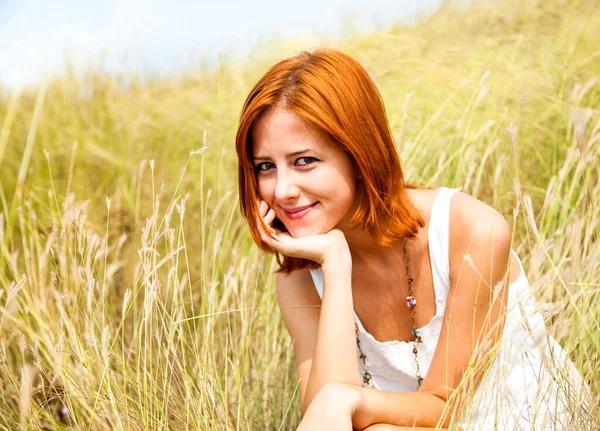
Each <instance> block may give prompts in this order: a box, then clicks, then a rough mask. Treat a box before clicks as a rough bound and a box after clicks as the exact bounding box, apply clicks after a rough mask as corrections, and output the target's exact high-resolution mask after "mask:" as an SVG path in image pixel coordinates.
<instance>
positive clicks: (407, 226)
mask: <svg viewBox="0 0 600 431" xmlns="http://www.w3.org/2000/svg"><path fill="white" fill-rule="evenodd" d="M276 108H282V109H285V110H288V111H291V112H293V113H294V114H296V115H298V116H299V117H301V118H302V119H303V120H305V121H307V122H308V123H310V124H312V125H313V126H315V127H317V128H319V129H320V130H321V131H322V132H323V133H325V134H326V135H327V136H328V137H329V138H330V140H331V141H332V142H333V143H334V144H335V145H337V146H338V148H340V149H341V150H343V151H345V152H346V153H347V154H348V155H349V157H350V159H351V160H352V161H353V163H354V166H355V167H356V169H357V170H356V172H357V176H358V177H361V178H362V181H361V182H359V183H358V184H359V185H360V187H362V190H361V193H360V195H361V196H362V199H361V201H360V202H359V204H358V206H357V209H356V212H355V213H354V214H353V216H352V217H351V219H350V226H351V228H356V227H358V228H362V229H364V230H365V231H367V232H369V233H370V234H371V235H373V237H374V238H375V240H376V241H377V242H378V243H380V244H382V245H387V246H390V245H392V244H393V243H395V242H396V241H398V240H399V239H400V238H402V237H406V238H412V237H414V236H415V235H416V234H417V231H418V229H419V228H420V227H423V226H424V225H425V221H424V219H423V217H422V215H421V214H420V212H419V211H418V210H417V208H416V207H415V206H414V205H413V204H412V202H411V201H410V199H409V197H408V195H407V194H406V188H418V186H415V185H410V184H406V183H405V182H404V177H403V173H402V169H401V167H400V158H399V156H398V153H397V151H396V147H395V145H394V140H393V138H392V133H391V131H390V127H389V123H388V121H387V116H386V112H385V107H384V105H383V100H382V98H381V95H380V94H379V91H378V90H377V87H376V86H375V83H374V82H373V81H372V80H371V78H370V77H369V75H368V73H367V71H366V70H365V69H364V68H363V67H362V66H361V65H360V64H359V63H358V62H357V61H356V60H354V59H353V58H352V57H350V56H348V55H346V54H344V53H342V52H339V51H336V50H333V49H319V50H317V51H314V52H313V53H309V52H302V53H300V54H299V55H298V56H295V57H291V58H288V59H286V60H282V61H280V62H279V63H277V64H276V65H275V66H273V67H272V68H271V69H270V70H269V71H268V72H267V73H266V74H265V75H264V76H263V77H262V78H261V79H260V80H259V81H258V82H257V83H256V85H255V86H254V88H252V90H251V91H250V94H249V95H248V97H247V99H246V102H245V103H244V106H243V108H242V112H241V115H240V121H239V126H238V130H237V135H236V151H237V156H238V161H239V165H238V166H239V170H238V174H239V192H240V206H241V210H242V214H243V216H244V217H245V218H246V221H247V222H248V225H249V228H250V233H251V234H252V237H253V238H254V241H255V242H256V244H257V245H258V246H259V247H260V248H261V249H263V250H265V251H269V252H273V250H272V249H271V248H270V247H268V246H267V245H266V244H265V243H263V241H262V240H261V238H260V235H259V230H258V229H259V226H258V225H257V220H258V206H257V203H256V197H257V196H258V183H257V178H256V172H255V167H254V163H253V156H252V126H253V125H254V124H255V122H256V121H257V120H258V119H259V118H260V117H261V115H263V114H265V113H266V112H267V111H269V110H272V109H276ZM277 261H278V262H279V265H280V268H279V271H282V272H285V273H290V272H292V271H294V270H296V269H301V268H307V267H312V268H314V267H316V264H315V263H314V262H311V261H307V260H304V259H297V258H291V257H287V256H282V255H279V254H278V255H277Z"/></svg>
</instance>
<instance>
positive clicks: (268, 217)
mask: <svg viewBox="0 0 600 431" xmlns="http://www.w3.org/2000/svg"><path fill="white" fill-rule="evenodd" d="M263 220H264V221H265V223H266V224H267V225H270V224H271V223H273V220H275V211H274V210H273V209H272V208H271V209H270V210H269V211H268V212H267V214H266V215H265V216H264V217H263Z"/></svg>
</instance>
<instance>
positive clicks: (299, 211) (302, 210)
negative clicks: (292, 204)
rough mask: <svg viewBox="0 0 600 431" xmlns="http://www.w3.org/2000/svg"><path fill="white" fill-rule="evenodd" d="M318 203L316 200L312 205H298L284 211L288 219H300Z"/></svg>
mask: <svg viewBox="0 0 600 431" xmlns="http://www.w3.org/2000/svg"><path fill="white" fill-rule="evenodd" d="M316 204H317V202H315V203H314V204H312V205H306V206H303V207H296V208H290V209H284V210H283V211H284V212H285V215H286V217H287V218H288V219H290V220H300V219H301V218H302V217H304V216H305V215H306V214H308V213H309V212H310V210H311V209H312V208H314V206H315V205H316Z"/></svg>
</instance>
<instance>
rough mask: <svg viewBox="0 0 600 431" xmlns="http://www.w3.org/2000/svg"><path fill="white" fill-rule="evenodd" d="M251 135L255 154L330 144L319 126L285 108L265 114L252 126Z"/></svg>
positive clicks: (314, 148) (320, 146)
mask: <svg viewBox="0 0 600 431" xmlns="http://www.w3.org/2000/svg"><path fill="white" fill-rule="evenodd" d="M251 135H252V152H253V154H254V155H255V156H257V155H259V154H260V153H262V152H276V151H280V150H281V151H286V152H287V151H290V150H294V149H298V148H299V147H302V148H303V149H313V150H317V149H323V148H324V147H325V146H327V145H329V143H328V138H327V136H326V135H325V134H324V133H323V132H321V131H320V130H319V129H318V128H317V127H315V126H313V125H312V124H310V123H308V122H307V121H305V120H304V119H302V118H301V117H300V116H299V115H297V114H295V113H293V112H291V111H288V110H285V109H275V110H273V111H269V112H267V113H265V114H263V115H262V116H261V117H260V118H259V119H258V120H257V121H256V123H255V124H254V126H253V127H252V130H251Z"/></svg>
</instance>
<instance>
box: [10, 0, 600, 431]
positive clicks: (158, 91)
mask: <svg viewBox="0 0 600 431" xmlns="http://www.w3.org/2000/svg"><path fill="white" fill-rule="evenodd" d="M337 46H338V47H339V48H341V49H343V50H345V51H346V52H348V53H349V54H351V55H353V56H355V57H356V58H357V59H358V60H359V61H360V62H361V63H362V64H364V65H365V67H366V68H367V69H368V70H369V72H370V73H371V75H372V76H373V78H374V79H375V81H376V83H377V85H378V86H379V88H380V90H381V92H382V95H383V97H384V99H385V102H386V107H387V110H388V117H389V120H390V123H391V126H392V130H393V133H394V136H395V138H396V142H397V144H398V147H399V150H400V152H401V156H402V159H403V162H404V167H405V169H406V171H407V172H408V175H409V177H410V179H411V180H412V181H415V182H417V183H421V184H424V185H428V186H437V185H444V186H451V187H460V188H462V190H463V191H466V192H467V193H470V194H472V195H474V196H476V197H478V198H480V199H482V200H484V201H485V202H488V203H489V204H490V205H492V206H494V207H495V208H498V209H499V210H500V211H501V212H503V214H504V215H505V216H506V218H507V219H508V220H513V219H514V220H515V222H514V223H512V225H513V226H512V227H513V233H514V247H513V248H514V249H515V250H516V251H517V253H518V254H519V255H520V257H521V259H522V260H523V263H524V266H525V268H526V271H527V275H528V277H529V280H530V282H531V284H532V289H533V290H534V293H535V295H536V297H537V299H538V300H539V304H540V309H541V311H542V313H543V315H544V317H545V320H546V323H547V326H548V327H549V332H550V333H551V334H552V335H553V336H554V337H556V338H557V340H558V341H559V342H560V343H561V345H562V346H564V348H565V350H566V351H567V353H568V355H569V356H570V357H571V358H572V359H573V360H574V362H575V363H576V365H577V367H578V368H579V369H580V370H581V372H582V374H583V375H584V377H585V379H586V381H587V382H589V384H590V385H591V387H592V390H593V392H594V394H598V393H599V391H600V388H599V385H598V382H600V353H599V352H600V323H599V319H600V318H599V317H598V316H600V293H599V292H600V221H599V217H598V215H599V213H600V211H599V209H598V202H600V181H599V180H600V163H599V160H600V157H599V153H600V112H599V111H598V106H600V50H599V48H598V47H600V10H599V9H598V7H597V2H595V1H593V0H587V1H586V0H580V1H567V0H552V1H537V0H526V1H519V2H516V1H500V2H489V3H488V2H486V3H481V4H480V3H477V4H474V5H473V6H472V7H471V8H469V9H468V10H463V9H460V8H458V7H456V6H453V5H452V4H448V5H446V6H445V7H444V8H443V9H442V10H441V11H440V12H439V13H437V14H435V15H434V16H432V17H431V18H429V19H428V20H427V21H425V22H423V23H420V24H417V25H413V26H401V25H399V26H397V27H395V28H393V29H390V30H389V31H385V32H379V33H375V34H372V35H368V36H353V35H349V36H348V37H347V38H346V39H345V40H344V41H343V42H341V43H339V44H338V45H337ZM312 47H314V46H313V45H311V46H306V45H302V44H300V43H298V42H294V43H289V44H287V45H285V44H279V45H275V44H273V45H272V46H268V47H266V48H267V49H263V50H261V51H258V50H257V52H255V53H253V54H251V55H250V56H248V58H247V59H245V60H244V61H242V62H241V63H240V64H233V63H227V62H221V63H220V64H219V65H218V67H217V68H216V69H215V70H208V69H202V70H194V71H190V72H189V73H188V74H187V75H185V76H181V77H178V78H173V79H164V80H160V81H148V82H143V81H140V80H139V79H137V78H131V79H130V80H128V81H124V80H123V79H122V77H118V76H112V75H106V74H102V73H99V72H94V71H90V72H88V73H86V74H85V75H82V76H78V75H76V74H74V73H73V72H71V73H67V74H65V75H64V76H62V77H58V78H56V79H55V80H53V81H52V82H49V83H47V84H41V85H40V86H38V87H37V88H35V89H30V90H27V91H25V92H23V93H21V94H16V93H9V94H7V95H5V96H4V97H3V98H2V99H0V172H1V176H0V205H1V212H0V381H1V382H2V385H0V413H1V414H0V428H2V429H8V430H14V429H31V430H42V429H44V430H46V429H78V430H79V429H81V430H84V429H85V430H104V429H106V430H109V429H123V430H138V429H152V430H154V429H167V428H169V429H203V430H204V429H206V430H209V429H227V430H229V429H231V430H234V429H235V430H238V429H269V430H279V429H294V425H296V424H297V423H298V422H299V419H300V409H299V400H298V394H297V379H296V373H295V368H294V363H293V355H292V353H293V352H292V346H291V343H290V341H289V339H288V336H287V333H286V331H285V328H284V327H283V325H282V322H281V320H280V317H279V313H278V311H277V305H276V300H275V296H274V289H273V277H272V272H273V269H274V262H273V260H272V259H271V257H267V256H263V255H261V253H260V252H259V251H257V249H256V248H255V247H254V246H253V244H252V243H251V240H250V238H249V236H248V234H247V231H246V228H245V225H244V222H243V220H242V219H241V217H240V215H239V211H238V208H237V205H238V204H237V196H236V181H237V165H236V161H235V153H234V147H233V140H234V135H235V129H236V122H237V116H238V114H239V110H240V108H241V105H242V102H243V99H244V97H245V95H246V94H247V92H248V91H249V89H250V87H251V86H252V84H253V83H254V82H255V81H256V80H257V79H258V77H259V76H260V75H261V74H263V73H264V72H265V71H266V69H267V67H269V66H270V65H271V64H273V63H274V62H275V61H276V60H278V59H280V58H283V57H284V56H288V55H292V54H294V53H296V52H298V51H299V50H300V49H301V48H302V49H305V48H308V49H310V48H312ZM264 52H267V54H264ZM205 147H206V150H205V151H197V152H195V153H194V152H193V151H194V150H200V149H202V148H205ZM596 396H597V395H596ZM595 402H596V407H595V410H594V411H592V412H591V414H595V415H596V416H595V418H596V419H594V420H595V422H594V426H595V427H596V428H598V427H600V419H599V418H598V408H597V405H598V403H597V399H596V400H595ZM576 407H577V406H575V408H576ZM582 429H583V428H582Z"/></svg>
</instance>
